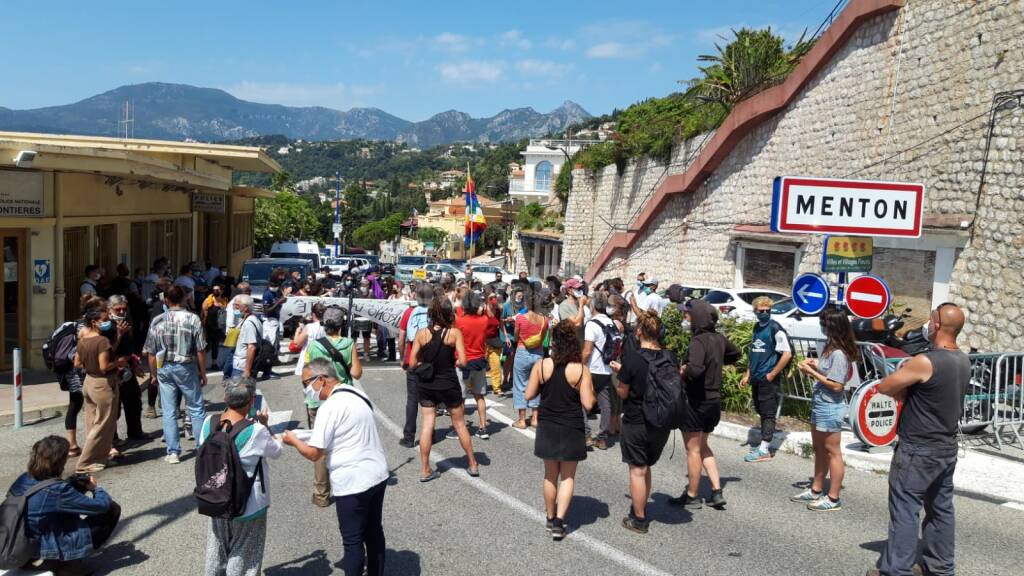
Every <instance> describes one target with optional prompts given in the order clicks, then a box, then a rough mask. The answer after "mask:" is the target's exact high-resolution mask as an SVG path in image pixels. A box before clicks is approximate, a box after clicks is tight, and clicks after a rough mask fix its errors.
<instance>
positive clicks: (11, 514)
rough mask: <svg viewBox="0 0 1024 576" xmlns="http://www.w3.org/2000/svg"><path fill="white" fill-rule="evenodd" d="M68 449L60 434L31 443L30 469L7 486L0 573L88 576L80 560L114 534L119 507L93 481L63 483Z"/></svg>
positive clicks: (0, 537) (77, 477) (86, 478)
mask: <svg viewBox="0 0 1024 576" xmlns="http://www.w3.org/2000/svg"><path fill="white" fill-rule="evenodd" d="M69 447H70V445H69V444H68V441H67V440H65V439H64V438H61V437H60V436H47V437H45V438H43V439H42V440H38V441H36V443H35V444H33V445H32V453H31V455H30V456H29V461H28V470H27V471H26V472H24V473H22V474H21V475H20V476H18V478H17V480H15V481H14V484H12V485H11V487H10V489H9V490H8V491H7V499H6V500H4V502H3V506H2V508H0V510H2V512H0V526H2V527H0V550H2V552H3V553H2V555H0V571H3V570H9V569H16V568H20V567H22V566H24V567H26V568H29V569H31V570H43V571H52V572H55V573H57V574H60V573H67V572H72V573H74V572H76V571H77V572H86V571H87V570H85V569H84V568H85V567H84V566H82V563H83V561H84V559H85V558H87V557H88V556H89V555H90V554H91V553H92V552H93V551H95V550H98V549H99V548H100V547H101V546H103V544H105V543H106V542H107V540H108V539H109V538H110V535H111V534H113V533H114V529H115V528H116V527H117V522H118V520H119V519H120V518H121V507H120V506H119V505H118V504H117V503H116V502H114V501H113V500H112V499H111V498H110V494H108V493H107V491H106V490H104V489H103V488H100V487H99V486H98V485H97V483H96V479H95V478H94V477H92V476H90V475H75V476H72V477H71V479H69V480H63V479H61V474H62V473H63V472H64V467H65V465H66V464H67V461H68V457H69V455H68V449H69ZM90 492H91V493H92V496H89V493H90ZM76 569H77V570H76Z"/></svg>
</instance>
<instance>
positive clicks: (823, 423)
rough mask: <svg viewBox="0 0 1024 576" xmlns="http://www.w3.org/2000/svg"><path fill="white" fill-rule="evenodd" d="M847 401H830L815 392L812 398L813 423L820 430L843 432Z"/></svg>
mask: <svg viewBox="0 0 1024 576" xmlns="http://www.w3.org/2000/svg"><path fill="white" fill-rule="evenodd" d="M845 418H846V403H845V402H828V401H826V400H825V399H824V398H822V397H821V396H820V395H819V394H817V393H815V394H814V396H813V397H812V398H811V425H813V426H814V429H815V430H817V431H818V432H842V431H843V421H844V419H845Z"/></svg>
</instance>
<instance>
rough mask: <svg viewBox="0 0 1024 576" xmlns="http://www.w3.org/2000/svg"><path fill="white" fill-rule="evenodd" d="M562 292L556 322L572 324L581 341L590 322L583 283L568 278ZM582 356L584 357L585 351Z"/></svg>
mask: <svg viewBox="0 0 1024 576" xmlns="http://www.w3.org/2000/svg"><path fill="white" fill-rule="evenodd" d="M562 291H563V292H564V293H565V299H564V300H562V302H561V303H560V304H559V305H558V314H557V321H558V322H570V323H572V325H573V326H575V327H576V337H577V338H579V339H580V341H582V340H583V338H584V331H585V330H584V327H583V325H584V324H585V323H586V322H588V321H589V320H590V314H589V310H587V303H588V302H587V297H586V295H585V294H584V293H583V283H582V282H580V281H579V280H576V279H575V278H570V279H568V280H566V281H565V282H564V283H563V284H562ZM584 356H586V351H585V350H584ZM595 384H596V383H595ZM595 389H596V388H595Z"/></svg>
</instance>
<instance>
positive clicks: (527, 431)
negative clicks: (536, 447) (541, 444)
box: [487, 403, 537, 440]
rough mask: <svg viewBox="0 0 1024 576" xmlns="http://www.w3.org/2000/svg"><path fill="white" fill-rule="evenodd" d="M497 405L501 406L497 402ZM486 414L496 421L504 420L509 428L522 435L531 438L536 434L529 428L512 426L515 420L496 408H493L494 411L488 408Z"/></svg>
mask: <svg viewBox="0 0 1024 576" xmlns="http://www.w3.org/2000/svg"><path fill="white" fill-rule="evenodd" d="M487 406H488V407H490V406H492V404H490V403H488V404H487ZM497 406H501V404H497ZM487 415H488V416H490V417H491V418H494V419H495V420H497V421H498V422H504V423H505V424H508V427H509V428H511V429H512V430H515V431H516V432H519V433H520V434H522V435H523V436H526V437H527V438H529V439H530V440H533V439H534V438H536V437H537V434H536V433H534V431H533V430H531V429H529V428H523V429H520V428H516V427H514V426H512V423H513V422H515V420H513V419H511V418H509V417H508V416H505V415H504V414H502V413H501V412H498V411H497V410H495V411H494V412H491V411H490V410H488V411H487Z"/></svg>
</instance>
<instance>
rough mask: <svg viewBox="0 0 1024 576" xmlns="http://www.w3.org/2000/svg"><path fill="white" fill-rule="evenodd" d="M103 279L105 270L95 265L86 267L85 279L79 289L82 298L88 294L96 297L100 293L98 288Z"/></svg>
mask: <svg viewBox="0 0 1024 576" xmlns="http://www.w3.org/2000/svg"><path fill="white" fill-rule="evenodd" d="M101 278H103V270H102V269H101V268H100V267H99V266H97V265H95V264H89V265H88V266H86V267H85V279H84V280H82V284H81V285H80V286H79V287H78V292H79V294H81V295H82V296H85V295H86V294H93V295H95V294H96V293H97V292H98V286H99V282H100V279H101Z"/></svg>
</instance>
